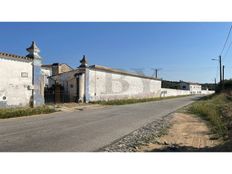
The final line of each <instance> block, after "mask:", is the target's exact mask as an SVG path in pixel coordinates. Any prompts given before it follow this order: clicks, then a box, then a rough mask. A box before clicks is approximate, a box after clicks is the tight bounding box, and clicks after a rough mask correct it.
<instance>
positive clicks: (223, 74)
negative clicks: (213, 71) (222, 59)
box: [222, 65, 225, 83]
mask: <svg viewBox="0 0 232 174" xmlns="http://www.w3.org/2000/svg"><path fill="white" fill-rule="evenodd" d="M224 80H225V65H223V66H222V82H223V83H224Z"/></svg>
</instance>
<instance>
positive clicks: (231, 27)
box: [220, 25, 232, 55]
mask: <svg viewBox="0 0 232 174" xmlns="http://www.w3.org/2000/svg"><path fill="white" fill-rule="evenodd" d="M231 29H232V25H231V26H230V30H229V33H228V35H227V37H226V41H225V43H224V45H223V48H222V51H221V54H220V55H222V53H223V51H224V49H225V47H226V44H227V41H228V39H229V37H230V32H231Z"/></svg>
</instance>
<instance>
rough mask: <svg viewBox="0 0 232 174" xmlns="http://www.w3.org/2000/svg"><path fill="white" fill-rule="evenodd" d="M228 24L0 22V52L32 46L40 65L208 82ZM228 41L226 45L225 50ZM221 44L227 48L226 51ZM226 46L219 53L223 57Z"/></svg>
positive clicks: (231, 65) (229, 59) (229, 62)
mask: <svg viewBox="0 0 232 174" xmlns="http://www.w3.org/2000/svg"><path fill="white" fill-rule="evenodd" d="M230 25H231V23H223V22H221V23H207V22H203V23H175V22H174V23H156V22H154V23H145V22H142V23H96V22H94V23H67V22H66V23H3V22H2V23H0V52H8V53H14V54H18V55H26V54H27V52H26V50H25V48H26V47H29V46H30V44H31V41H36V43H37V45H38V46H39V48H40V49H41V56H42V57H43V62H44V64H50V63H55V62H60V63H67V64H69V65H70V66H72V67H77V66H79V60H80V59H81V58H82V56H83V55H86V56H87V58H88V60H89V64H91V65H92V64H98V65H104V66H109V67H113V68H119V69H125V70H129V71H132V70H133V69H140V70H143V71H144V73H145V74H147V75H152V74H153V71H152V70H151V68H161V71H160V72H159V77H161V78H163V79H166V80H186V81H195V82H213V79H214V78H215V77H216V76H217V79H218V77H219V76H218V74H219V73H218V71H217V66H218V63H217V62H216V61H212V60H211V59H212V58H217V57H218V55H219V54H220V52H221V50H222V47H223V44H224V42H225V39H226V36H227V34H228V31H229V28H230ZM230 41H232V33H231V38H230V39H229V40H228V45H229V43H230ZM228 45H227V46H228ZM226 50H227V47H226V49H225V52H226ZM223 63H224V64H225V65H226V69H225V76H226V78H231V76H232V72H231V70H232V47H231V50H230V51H229V52H228V54H227V56H226V57H224V56H223Z"/></svg>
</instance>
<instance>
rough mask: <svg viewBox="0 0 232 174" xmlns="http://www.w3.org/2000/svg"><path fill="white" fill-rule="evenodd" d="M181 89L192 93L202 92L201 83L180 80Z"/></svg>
mask: <svg viewBox="0 0 232 174" xmlns="http://www.w3.org/2000/svg"><path fill="white" fill-rule="evenodd" d="M180 89H182V90H189V91H190V93H191V94H201V91H202V90H201V84H199V83H193V82H184V81H180Z"/></svg>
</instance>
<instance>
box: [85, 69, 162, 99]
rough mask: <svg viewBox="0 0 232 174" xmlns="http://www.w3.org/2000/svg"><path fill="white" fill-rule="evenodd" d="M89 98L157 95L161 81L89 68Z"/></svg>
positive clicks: (124, 97) (125, 97)
mask: <svg viewBox="0 0 232 174" xmlns="http://www.w3.org/2000/svg"><path fill="white" fill-rule="evenodd" d="M88 71H89V73H88V74H89V78H88V83H87V84H86V86H87V88H88V87H89V91H88V93H89V96H88V97H89V100H90V101H97V100H115V99H127V98H147V97H157V96H159V94H160V91H161V81H160V80H154V79H147V78H140V77H135V76H130V75H122V74H117V73H111V72H105V71H100V70H94V69H89V70H88Z"/></svg>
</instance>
